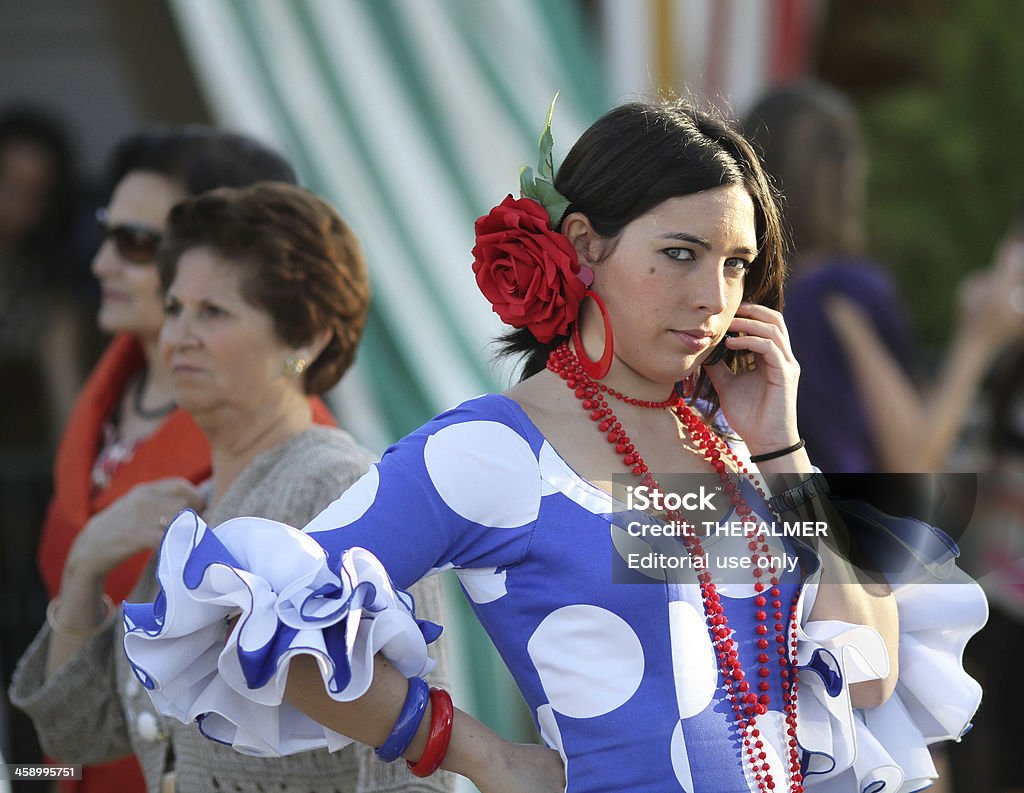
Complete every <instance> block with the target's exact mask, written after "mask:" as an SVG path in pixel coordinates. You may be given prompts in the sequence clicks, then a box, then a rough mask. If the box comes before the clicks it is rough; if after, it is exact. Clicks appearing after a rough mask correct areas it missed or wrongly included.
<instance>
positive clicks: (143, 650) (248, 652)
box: [124, 510, 440, 755]
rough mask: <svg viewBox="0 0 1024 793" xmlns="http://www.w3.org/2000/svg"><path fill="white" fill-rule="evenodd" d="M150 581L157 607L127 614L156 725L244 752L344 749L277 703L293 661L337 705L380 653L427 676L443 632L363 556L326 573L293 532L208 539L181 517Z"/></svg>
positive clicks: (253, 531) (262, 530)
mask: <svg viewBox="0 0 1024 793" xmlns="http://www.w3.org/2000/svg"><path fill="white" fill-rule="evenodd" d="M157 578H158V580H159V582H160V587H161V592H160V594H159V596H158V597H157V599H156V601H155V602H154V603H152V604H125V608H124V620H125V638H124V645H125V651H126V652H127V654H128V657H129V660H130V661H131V665H132V668H133V670H134V671H135V673H136V675H137V676H138V678H139V680H140V681H141V682H142V684H143V685H144V686H145V687H146V688H147V689H148V690H149V692H150V696H151V697H152V698H153V701H154V703H155V704H156V706H157V707H158V709H159V710H160V711H161V712H162V713H165V714H167V715H170V716H174V717H175V718H177V719H179V720H180V721H183V722H190V721H198V722H199V727H200V730H201V731H202V732H203V733H204V734H205V735H206V736H207V737H209V738H212V739H214V740H217V741H220V742H222V743H227V744H230V745H232V746H233V747H234V748H235V749H237V750H239V751H242V752H245V753H247V754H254V755H278V754H282V755H286V754H292V753H295V752H302V751H307V750H309V749H315V748H323V747H326V748H328V749H330V750H332V751H333V750H336V749H339V748H341V747H342V746H345V745H346V744H348V743H350V740H349V739H347V738H345V737H344V736H342V735H339V734H338V733H335V732H333V731H331V730H329V729H327V728H326V727H323V726H322V725H320V724H318V723H316V722H314V721H313V720H311V719H309V718H308V717H306V716H305V715H303V714H302V713H301V712H299V711H298V710H296V709H295V708H293V707H292V706H290V705H288V704H287V703H284V702H283V696H284V688H285V682H286V680H287V673H288V667H289V664H290V662H291V660H292V658H294V657H295V656H296V655H299V654H307V655H312V656H313V657H314V658H315V659H316V661H317V666H318V667H319V670H320V674H321V677H322V678H323V681H324V685H325V688H326V689H327V691H328V692H329V694H330V696H331V697H333V698H334V699H336V700H338V701H342V702H344V701H349V700H352V699H356V698H358V697H360V696H361V695H362V694H363V693H365V692H366V690H367V688H368V687H369V685H370V681H371V679H372V671H373V656H374V654H376V653H377V652H381V653H383V654H384V656H385V657H386V658H388V659H389V660H390V661H391V662H392V663H393V664H394V665H395V666H396V667H397V668H398V669H399V670H400V671H401V672H402V673H403V674H405V675H406V676H412V675H423V674H426V673H427V672H429V671H430V669H431V668H432V666H433V661H432V660H431V659H430V657H429V656H428V655H427V644H428V643H429V642H431V641H433V640H434V639H436V638H437V636H438V635H439V634H440V628H439V627H438V626H437V625H434V624H433V623H430V622H426V621H422V620H417V619H416V616H415V607H414V603H413V600H412V598H411V596H410V595H408V593H406V592H404V591H402V590H400V589H396V588H395V587H394V586H393V585H392V583H391V580H390V578H389V577H388V575H387V572H386V571H385V570H384V569H383V567H381V565H380V563H379V562H378V561H377V560H376V559H375V558H374V556H373V555H372V554H371V553H369V552H368V551H366V550H365V549H362V548H352V549H350V550H349V551H348V552H346V553H345V555H344V557H343V559H342V562H341V565H340V566H339V569H338V571H337V572H333V571H332V570H330V569H329V568H328V566H327V557H326V554H325V553H324V551H323V549H322V548H321V547H320V546H319V545H318V544H317V543H316V542H315V541H314V540H313V539H312V538H311V537H309V536H308V535H305V534H303V533H302V532H301V531H298V530H297V529H294V528H292V527H290V526H287V525H285V524H282V523H277V522H274V521H269V520H262V519H260V518H237V519H235V520H231V521H228V522H227V523H224V524H222V525H221V526H220V527H219V529H218V530H217V532H216V533H214V532H213V531H211V530H210V529H209V528H208V527H207V526H206V524H205V523H204V522H203V521H202V519H201V518H199V517H198V516H197V515H196V514H195V513H194V512H192V511H191V510H188V511H185V512H182V513H181V514H180V515H178V517H177V518H176V519H175V520H174V521H173V522H172V524H171V525H170V527H169V528H168V530H167V534H166V536H165V539H164V543H163V546H162V549H161V555H160V562H159V565H158V568H157ZM235 615H238V621H237V623H236V624H235V625H234V627H233V629H232V630H231V632H230V635H228V631H227V628H228V621H229V619H230V618H231V617H233V616H235ZM225 639H226V641H225Z"/></svg>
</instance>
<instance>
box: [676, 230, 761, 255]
mask: <svg viewBox="0 0 1024 793" xmlns="http://www.w3.org/2000/svg"><path fill="white" fill-rule="evenodd" d="M658 239H662V240H679V241H680V242H692V243H693V244H694V245H699V246H700V247H702V248H704V250H708V251H710V250H711V243H710V242H708V241H707V240H706V239H704V238H703V237H698V236H697V235H696V234H689V233H687V232H685V231H670V232H668V233H667V234H661V235H659V237H658ZM733 253H742V254H746V255H748V256H750V257H752V258H757V249H756V248H749V247H747V246H746V245H741V246H739V247H738V248H735V249H734V250H733Z"/></svg>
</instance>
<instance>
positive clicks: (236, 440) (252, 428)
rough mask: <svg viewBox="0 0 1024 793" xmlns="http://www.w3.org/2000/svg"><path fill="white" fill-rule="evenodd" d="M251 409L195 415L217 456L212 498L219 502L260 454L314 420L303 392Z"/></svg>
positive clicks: (302, 430) (276, 397)
mask: <svg viewBox="0 0 1024 793" xmlns="http://www.w3.org/2000/svg"><path fill="white" fill-rule="evenodd" d="M274 400H275V401H274V402H270V401H267V402H264V403H261V404H258V405H254V406H251V407H248V408H245V409H243V408H239V407H238V406H235V405H232V406H226V407H223V408H218V409H215V410H213V411H211V413H210V414H207V415H201V414H193V418H195V420H196V423H198V424H199V427H200V428H201V429H202V430H203V432H204V433H205V434H206V436H207V438H208V439H209V441H210V447H211V453H212V459H213V492H214V496H213V499H212V501H213V502H214V503H216V502H217V501H219V500H220V499H221V498H222V497H223V496H224V494H225V493H226V492H227V490H228V488H229V487H230V486H231V484H232V482H234V481H235V479H237V478H238V476H239V475H240V474H241V473H242V471H244V470H245V469H246V468H247V467H248V466H249V465H250V464H251V463H252V462H253V460H255V459H256V457H257V456H258V455H260V454H262V453H263V452H265V451H269V450H270V449H274V448H276V447H278V446H280V445H281V444H283V443H285V442H287V441H289V440H291V439H292V438H294V437H295V436H296V435H298V434H299V433H301V432H304V431H305V430H306V429H308V428H309V427H310V426H311V425H312V423H313V412H312V409H311V408H310V405H309V400H308V399H307V398H306V396H305V395H303V394H300V393H297V392H296V393H294V394H292V393H289V394H288V395H286V396H285V397H284V398H283V399H282V398H280V395H279V394H278V395H274Z"/></svg>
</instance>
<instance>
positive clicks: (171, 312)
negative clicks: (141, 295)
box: [164, 301, 181, 317]
mask: <svg viewBox="0 0 1024 793" xmlns="http://www.w3.org/2000/svg"><path fill="white" fill-rule="evenodd" d="M180 313H181V303H178V302H172V301H168V302H166V303H164V316H165V317H176V316H178V314H180Z"/></svg>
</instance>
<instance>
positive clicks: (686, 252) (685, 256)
mask: <svg viewBox="0 0 1024 793" xmlns="http://www.w3.org/2000/svg"><path fill="white" fill-rule="evenodd" d="M662 253H664V254H665V255H666V256H668V258H670V259H675V260H676V261H677V262H692V261H693V260H694V259H696V258H697V257H696V256H695V255H694V253H693V251H692V250H691V249H690V248H665V249H664V250H663V251H662Z"/></svg>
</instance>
